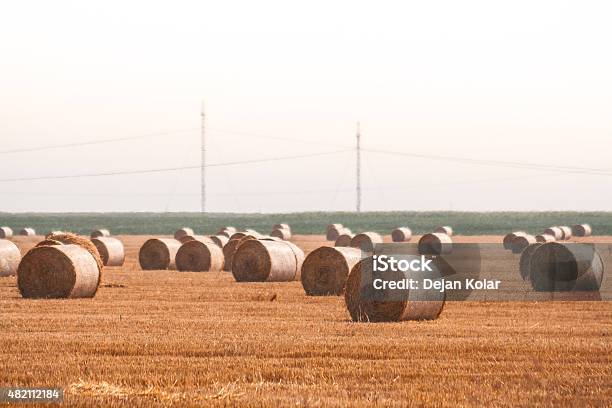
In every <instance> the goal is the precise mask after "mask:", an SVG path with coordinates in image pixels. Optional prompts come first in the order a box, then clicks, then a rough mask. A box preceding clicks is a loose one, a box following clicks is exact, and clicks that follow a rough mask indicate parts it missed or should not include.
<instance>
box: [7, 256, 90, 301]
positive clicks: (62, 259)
mask: <svg viewBox="0 0 612 408" xmlns="http://www.w3.org/2000/svg"><path fill="white" fill-rule="evenodd" d="M99 284H100V268H99V267H98V265H97V264H96V260H95V259H94V257H93V256H92V255H91V253H90V252H88V251H87V250H86V249H85V248H83V247H81V246H79V245H72V244H68V245H54V246H41V247H36V248H33V249H32V250H30V251H29V252H28V253H27V254H26V255H25V256H24V257H23V260H22V261H21V263H20V264H19V269H18V270H17V285H18V286H19V292H21V295H22V296H23V297H24V298H90V297H94V295H95V294H96V291H97V290H98V286H99Z"/></svg>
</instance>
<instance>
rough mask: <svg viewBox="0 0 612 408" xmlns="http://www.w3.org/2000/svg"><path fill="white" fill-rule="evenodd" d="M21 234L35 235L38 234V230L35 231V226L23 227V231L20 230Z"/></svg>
mask: <svg viewBox="0 0 612 408" xmlns="http://www.w3.org/2000/svg"><path fill="white" fill-rule="evenodd" d="M19 235H23V236H26V237H33V236H34V235H36V231H34V228H27V227H26V228H23V229H22V230H21V231H19Z"/></svg>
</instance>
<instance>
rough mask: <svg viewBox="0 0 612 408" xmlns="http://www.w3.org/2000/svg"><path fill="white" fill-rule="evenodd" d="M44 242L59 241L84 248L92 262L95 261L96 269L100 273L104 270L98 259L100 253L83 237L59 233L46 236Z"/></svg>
mask: <svg viewBox="0 0 612 408" xmlns="http://www.w3.org/2000/svg"><path fill="white" fill-rule="evenodd" d="M45 240H48V241H59V242H61V243H62V244H64V245H69V244H74V245H78V246H80V247H82V248H84V249H85V250H87V252H89V253H90V254H91V256H93V258H94V260H95V261H96V264H97V265H98V268H99V269H100V272H102V268H104V263H103V262H102V258H100V253H99V252H98V249H97V248H96V246H95V245H94V244H93V243H92V242H91V241H90V240H89V239H87V238H85V237H80V236H78V235H76V234H73V233H71V232H59V233H54V234H49V235H47V237H46V238H45Z"/></svg>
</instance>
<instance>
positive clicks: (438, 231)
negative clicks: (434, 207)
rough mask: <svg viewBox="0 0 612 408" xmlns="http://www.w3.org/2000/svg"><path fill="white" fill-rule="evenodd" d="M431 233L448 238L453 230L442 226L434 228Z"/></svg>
mask: <svg viewBox="0 0 612 408" xmlns="http://www.w3.org/2000/svg"><path fill="white" fill-rule="evenodd" d="M433 232H434V233H435V234H446V235H448V236H449V237H452V236H453V228H452V227H449V226H448V225H442V226H439V227H436V229H435V230H433Z"/></svg>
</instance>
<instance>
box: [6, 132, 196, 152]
mask: <svg viewBox="0 0 612 408" xmlns="http://www.w3.org/2000/svg"><path fill="white" fill-rule="evenodd" d="M196 130H198V128H192V129H182V130H173V131H167V132H157V133H145V134H142V135H136V136H125V137H116V138H112V139H98V140H89V141H86V142H75V143H65V144H56V145H47V146H38V147H24V148H20V149H11V150H0V154H12V153H29V152H37V151H42V150H51V149H65V148H69V147H80V146H91V145H97V144H105V143H116V142H125V141H128V140H137V139H145V138H150V137H159V136H169V135H176V134H179V133H188V132H194V131H196Z"/></svg>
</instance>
